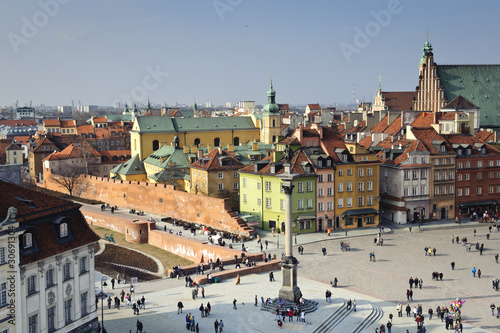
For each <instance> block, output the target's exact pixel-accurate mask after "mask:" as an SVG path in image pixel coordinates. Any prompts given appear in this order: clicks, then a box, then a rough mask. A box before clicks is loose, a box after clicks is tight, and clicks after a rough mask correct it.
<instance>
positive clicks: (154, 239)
mask: <svg viewBox="0 0 500 333" xmlns="http://www.w3.org/2000/svg"><path fill="white" fill-rule="evenodd" d="M197 237H206V236H204V235H203V236H202V235H200V236H197ZM149 244H151V245H154V246H156V247H159V248H160V249H163V250H165V251H168V252H172V253H174V254H177V255H179V256H181V257H184V258H187V259H190V260H192V261H194V262H195V263H201V262H207V261H208V260H210V259H212V260H213V261H215V260H217V258H221V259H223V258H234V255H235V254H236V255H237V256H238V258H241V253H242V251H239V250H235V249H230V248H228V247H224V246H219V245H212V244H208V243H207V242H206V241H204V240H199V239H193V238H187V237H185V236H177V235H174V234H170V233H168V232H165V231H160V230H151V231H150V232H149ZM245 255H246V256H248V257H249V260H252V259H253V260H259V259H260V260H261V257H262V254H251V253H248V252H245ZM169 268H171V267H169Z"/></svg>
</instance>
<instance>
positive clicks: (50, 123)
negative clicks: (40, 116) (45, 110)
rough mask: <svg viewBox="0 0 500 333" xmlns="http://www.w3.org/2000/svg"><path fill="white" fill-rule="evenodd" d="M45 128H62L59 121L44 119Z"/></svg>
mask: <svg viewBox="0 0 500 333" xmlns="http://www.w3.org/2000/svg"><path fill="white" fill-rule="evenodd" d="M43 126H45V127H47V126H61V123H60V122H59V119H44V120H43Z"/></svg>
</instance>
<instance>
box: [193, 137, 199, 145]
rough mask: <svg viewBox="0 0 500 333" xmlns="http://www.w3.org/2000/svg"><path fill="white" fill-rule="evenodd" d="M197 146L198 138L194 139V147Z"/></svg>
mask: <svg viewBox="0 0 500 333" xmlns="http://www.w3.org/2000/svg"><path fill="white" fill-rule="evenodd" d="M199 144H200V139H198V138H196V139H194V145H195V146H196V147H198V145H199Z"/></svg>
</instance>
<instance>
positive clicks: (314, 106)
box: [307, 104, 321, 110]
mask: <svg viewBox="0 0 500 333" xmlns="http://www.w3.org/2000/svg"><path fill="white" fill-rule="evenodd" d="M307 106H308V107H309V109H310V110H321V106H319V104H307Z"/></svg>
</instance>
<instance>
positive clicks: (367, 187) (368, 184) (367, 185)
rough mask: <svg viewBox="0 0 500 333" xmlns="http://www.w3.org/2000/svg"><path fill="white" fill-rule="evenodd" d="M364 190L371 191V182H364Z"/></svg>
mask: <svg viewBox="0 0 500 333" xmlns="http://www.w3.org/2000/svg"><path fill="white" fill-rule="evenodd" d="M366 190H367V191H373V182H367V183H366Z"/></svg>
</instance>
